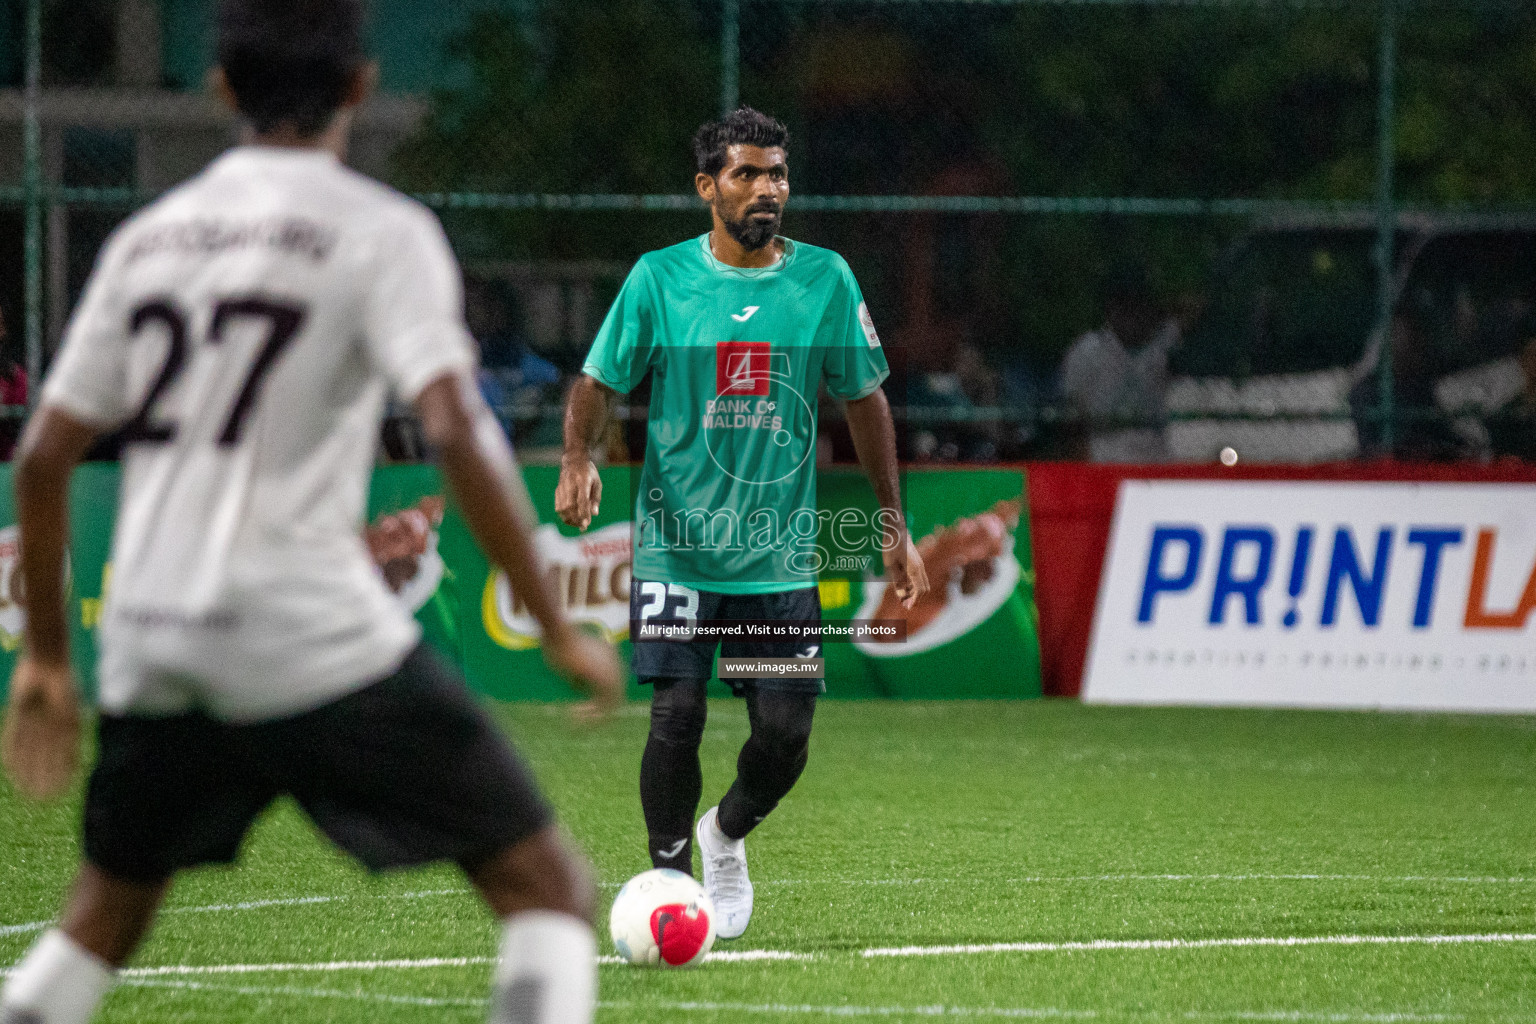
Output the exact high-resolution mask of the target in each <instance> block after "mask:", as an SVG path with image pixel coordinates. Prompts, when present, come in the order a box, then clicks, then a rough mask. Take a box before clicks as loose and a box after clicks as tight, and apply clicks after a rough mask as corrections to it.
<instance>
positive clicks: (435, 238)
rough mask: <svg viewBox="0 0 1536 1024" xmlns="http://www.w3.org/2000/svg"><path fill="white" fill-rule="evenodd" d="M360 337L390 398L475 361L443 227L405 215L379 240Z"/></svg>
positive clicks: (422, 216)
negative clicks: (383, 380) (389, 393)
mask: <svg viewBox="0 0 1536 1024" xmlns="http://www.w3.org/2000/svg"><path fill="white" fill-rule="evenodd" d="M364 334H365V338H366V342H367V346H368V352H369V355H370V357H371V358H372V359H373V361H374V364H375V365H376V366H377V367H378V368H379V370H380V371H381V372H382V373H383V374H384V377H385V378H386V379H387V380H388V381H389V384H390V387H391V388H393V390H394V392H395V394H396V395H398V396H399V397H400V398H402V399H404V400H405V401H407V402H414V401H415V400H416V396H417V395H419V394H420V393H421V389H422V388H424V387H426V386H427V385H428V384H430V383H432V381H434V380H436V379H437V378H438V377H440V376H442V375H444V374H446V373H452V372H472V371H473V370H474V368H475V366H476V364H477V362H478V357H477V354H476V349H475V341H474V338H472V337H471V336H470V333H469V328H468V327H466V326H465V323H464V282H463V279H462V278H461V276H460V274H459V264H458V261H457V260H455V259H454V256H453V250H452V249H450V248H449V246H448V237H447V235H445V234H444V233H443V228H442V225H441V224H439V223H438V222H437V218H436V217H434V216H433V215H432V214H431V212H429V211H428V210H426V209H415V208H411V209H409V210H407V211H406V212H405V214H404V215H402V216H400V217H399V218H398V219H397V220H395V221H394V222H393V223H392V224H390V225H389V226H388V227H387V228H386V229H385V230H384V231H383V232H382V234H381V236H380V238H379V240H378V243H377V249H376V250H375V252H374V264H373V279H372V281H371V282H370V283H369V287H368V298H367V304H366V310H365V313H364Z"/></svg>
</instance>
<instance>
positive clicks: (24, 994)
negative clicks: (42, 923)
mask: <svg viewBox="0 0 1536 1024" xmlns="http://www.w3.org/2000/svg"><path fill="white" fill-rule="evenodd" d="M116 981H117V971H115V970H113V969H112V968H111V967H109V966H107V965H106V964H105V963H103V962H102V961H101V960H98V959H97V958H96V957H95V956H94V955H92V954H91V953H89V952H87V951H86V950H85V949H84V948H83V947H82V946H80V944H79V943H77V942H75V940H74V939H71V938H70V937H69V936H68V935H65V934H64V933H63V932H62V931H60V930H59V929H57V928H50V929H49V930H48V931H46V932H44V933H43V937H42V938H40V939H38V940H37V945H35V946H33V947H32V949H31V951H30V952H28V953H27V955H26V957H25V958H24V959H23V960H22V961H21V963H19V964H17V965H16V969H15V970H13V971H12V972H11V977H10V980H8V981H7V982H6V983H5V990H4V991H3V992H0V1024H86V1021H88V1020H90V1019H91V1015H92V1014H94V1013H95V1012H96V1007H97V1005H99V1004H100V1003H101V1001H102V999H103V998H104V997H105V996H106V994H107V993H108V992H110V991H111V990H112V985H113V983H115V982H116Z"/></svg>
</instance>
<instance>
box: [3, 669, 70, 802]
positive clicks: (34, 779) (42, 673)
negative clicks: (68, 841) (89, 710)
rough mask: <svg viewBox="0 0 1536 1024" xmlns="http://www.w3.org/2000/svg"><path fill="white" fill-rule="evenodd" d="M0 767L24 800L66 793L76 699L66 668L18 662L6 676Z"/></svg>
mask: <svg viewBox="0 0 1536 1024" xmlns="http://www.w3.org/2000/svg"><path fill="white" fill-rule="evenodd" d="M0 761H3V762H4V764H5V770H6V773H7V774H8V775H10V777H11V781H12V782H14V783H15V784H16V788H17V789H18V790H20V791H21V793H22V795H23V796H26V797H29V798H31V799H33V800H49V799H52V798H53V797H56V796H59V795H61V794H62V793H63V792H64V791H65V790H67V789H68V788H69V785H70V783H71V782H72V781H73V780H74V777H75V768H76V767H77V766H78V764H79V762H80V698H79V696H78V691H77V690H76V687H75V674H74V672H73V671H72V670H71V669H70V667H69V664H68V663H67V662H42V661H38V660H36V659H34V658H32V657H30V656H25V655H24V656H23V657H22V659H21V660H20V661H18V662H17V663H16V668H15V670H14V671H13V672H12V673H11V693H10V705H9V707H8V708H7V709H6V714H5V728H4V731H3V732H0Z"/></svg>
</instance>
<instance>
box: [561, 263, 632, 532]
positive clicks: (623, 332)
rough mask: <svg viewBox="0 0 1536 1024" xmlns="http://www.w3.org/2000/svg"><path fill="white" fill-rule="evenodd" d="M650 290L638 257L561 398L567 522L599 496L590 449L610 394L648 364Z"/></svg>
mask: <svg viewBox="0 0 1536 1024" xmlns="http://www.w3.org/2000/svg"><path fill="white" fill-rule="evenodd" d="M655 292H656V289H655V286H654V278H653V277H652V275H651V271H650V268H649V267H648V266H647V265H646V262H645V261H644V260H643V259H642V260H641V261H640V262H639V263H636V264H635V267H634V269H633V270H631V271H630V272H629V277H628V278H626V279H625V281H624V287H623V288H621V289H619V294H618V297H617V298H615V299H614V300H613V307H612V308H611V309H609V310H608V315H607V316H606V317H605V318H604V319H603V326H602V327H600V328H599V329H598V332H597V338H596V339H594V340H593V342H592V349H591V351H589V352H588V353H587V361H586V363H585V364H584V365H583V366H582V373H581V376H580V377H578V378H577V379H576V383H575V384H574V385H573V386H572V387H571V394H570V397H569V398H568V399H567V400H566V404H565V449H564V451H563V452H562V454H561V456H560V482H559V483H558V484H556V485H555V513H556V514H557V515H559V516H560V519H561V521H562V522H564V523H565V524H566V525H567V526H574V527H576V528H577V529H580V530H585V529H586V528H587V527H588V526H590V525H591V524H592V518H593V517H594V516H596V515H597V512H598V507H599V505H600V504H601V502H602V497H603V482H602V478H601V477H600V476H599V475H598V472H597V466H596V465H595V464H594V463H593V462H592V449H593V448H595V447H596V446H597V443H598V442H599V441H600V440H601V439H602V436H603V431H604V430H605V429H606V428H607V426H608V416H609V413H610V411H611V408H612V405H613V397H614V395H615V394H624V395H627V394H629V393H630V392H631V391H633V390H634V389H635V387H636V385H638V384H639V383H640V380H641V378H643V377H644V376H645V373H646V371H647V370H648V369H650V364H651V357H652V354H653V352H654V351H655V349H654V345H653V342H652V330H651V326H652V323H653V321H654V319H655V318H654V316H653V303H654V301H655Z"/></svg>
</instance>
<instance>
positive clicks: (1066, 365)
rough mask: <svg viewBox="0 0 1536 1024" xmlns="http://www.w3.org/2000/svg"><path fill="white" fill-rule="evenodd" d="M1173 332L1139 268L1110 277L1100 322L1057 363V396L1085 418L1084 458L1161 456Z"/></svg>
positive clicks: (1175, 340)
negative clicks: (1086, 434) (1061, 394)
mask: <svg viewBox="0 0 1536 1024" xmlns="http://www.w3.org/2000/svg"><path fill="white" fill-rule="evenodd" d="M1180 336H1181V332H1180V329H1179V322H1178V320H1177V319H1176V318H1174V317H1170V316H1166V315H1165V314H1164V313H1163V311H1162V310H1161V309H1159V307H1158V304H1157V301H1156V299H1155V298H1154V296H1153V292H1152V287H1151V283H1150V281H1149V280H1148V278H1147V274H1146V273H1145V271H1143V270H1139V269H1138V270H1133V271H1123V272H1121V273H1118V274H1116V275H1115V276H1114V277H1113V278H1112V279H1111V280H1110V282H1109V286H1108V288H1107V289H1106V291H1105V296H1104V326H1102V327H1100V328H1099V329H1098V330H1096V331H1089V332H1087V333H1086V334H1084V335H1082V336H1081V337H1079V338H1078V339H1077V340H1076V341H1074V342H1073V343H1072V347H1071V348H1069V349H1068V350H1067V355H1066V358H1065V359H1063V360H1062V367H1061V390H1062V393H1063V395H1064V396H1065V397H1066V399H1067V401H1068V402H1069V403H1070V404H1071V406H1072V408H1073V409H1074V411H1076V412H1077V413H1078V414H1079V415H1081V416H1084V417H1086V418H1087V419H1088V420H1089V423H1088V428H1087V430H1088V457H1089V458H1090V459H1091V460H1092V461H1094V462H1166V461H1167V460H1168V445H1167V441H1166V439H1165V438H1164V436H1163V426H1162V424H1163V419H1164V416H1165V407H1164V396H1165V394H1166V392H1167V389H1168V356H1169V353H1171V352H1172V351H1173V350H1174V349H1175V348H1177V347H1178V344H1179V339H1180Z"/></svg>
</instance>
